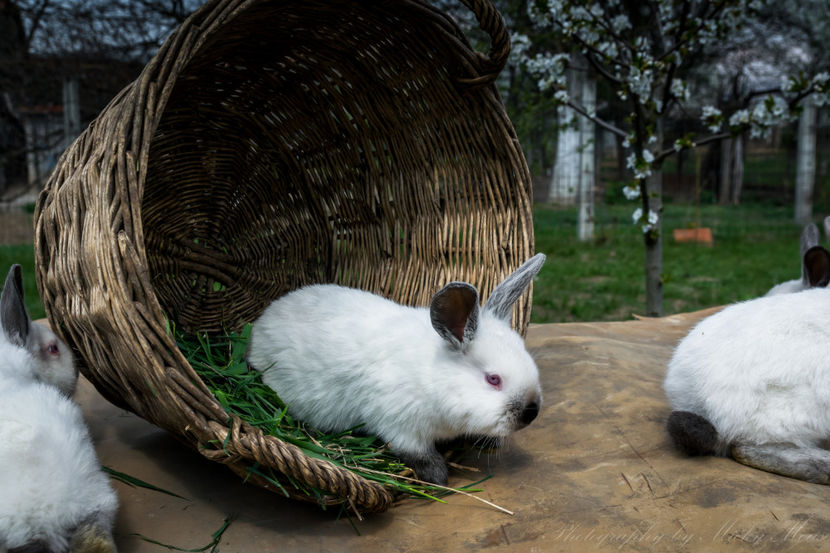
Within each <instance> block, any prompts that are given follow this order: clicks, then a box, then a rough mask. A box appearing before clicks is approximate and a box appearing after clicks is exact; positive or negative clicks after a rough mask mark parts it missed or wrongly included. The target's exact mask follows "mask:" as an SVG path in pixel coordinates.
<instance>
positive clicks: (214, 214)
mask: <svg viewBox="0 0 830 553" xmlns="http://www.w3.org/2000/svg"><path fill="white" fill-rule="evenodd" d="M465 4H467V5H468V7H470V9H471V10H472V11H473V12H474V13H475V14H476V16H477V18H478V20H479V22H480V24H481V26H482V29H484V30H485V31H486V32H487V33H488V34H489V35H490V36H491V44H492V47H491V50H490V52H489V54H488V55H483V54H481V53H478V52H476V51H474V50H473V49H471V47H470V46H469V44H468V42H467V41H466V39H465V38H464V36H463V34H462V33H461V31H460V30H459V28H458V27H457V26H456V24H455V23H454V22H453V21H452V20H451V19H449V18H448V17H447V16H446V15H445V14H443V13H442V12H440V11H437V10H436V9H435V8H433V7H431V6H430V5H428V4H427V3H425V2H422V1H415V0H395V1H391V0H390V1H367V0H350V1H346V0H326V1H313V0H296V1H254V0H215V1H211V2H209V3H208V4H206V5H205V6H204V7H203V8H202V9H200V10H199V11H198V12H196V13H195V14H194V15H193V16H192V17H191V18H189V19H188V20H187V21H186V22H185V23H184V24H183V25H182V26H181V27H180V28H179V29H178V30H177V31H176V32H175V33H174V34H173V35H172V36H171V37H170V38H169V39H168V41H167V42H166V43H165V44H164V46H163V47H162V48H161V49H160V51H159V52H158V54H157V55H156V56H155V57H154V58H153V60H151V61H150V63H149V64H148V65H147V66H146V68H145V69H144V71H143V72H142V74H141V75H140V77H139V78H138V79H137V80H136V81H135V82H133V83H132V84H131V85H129V86H128V87H127V88H125V89H124V90H123V91H122V92H121V93H120V94H119V95H118V96H117V97H116V98H115V99H113V101H112V102H111V103H110V104H109V105H108V106H107V107H106V108H105V109H104V111H103V112H102V113H101V115H100V116H99V117H98V118H97V119H96V120H95V121H94V122H93V123H92V124H91V125H90V126H89V128H88V129H87V130H86V131H85V132H84V133H83V134H82V135H81V136H80V137H79V138H78V139H77V140H76V141H75V143H74V144H73V145H72V146H71V147H70V148H69V149H68V150H67V151H66V152H65V154H64V155H63V157H62V158H61V160H60V162H59V164H58V167H57V168H56V170H55V172H54V173H53V175H52V176H51V178H50V180H49V182H48V183H47V185H46V188H45V189H44V191H43V193H42V194H41V196H40V198H39V200H38V205H37V209H36V213H35V227H36V244H35V249H36V261H37V279H38V286H39V288H40V293H41V296H42V299H43V303H44V306H45V308H46V312H47V316H48V318H49V320H50V322H51V323H52V325H53V326H55V328H56V329H57V330H58V332H59V333H60V335H61V336H62V337H63V338H64V339H65V340H66V341H67V342H68V343H69V344H70V345H71V346H72V347H73V348H74V350H75V351H76V352H77V355H78V357H79V360H80V362H81V364H82V370H83V373H84V375H85V376H86V377H87V378H89V380H90V381H92V382H93V384H94V385H95V386H96V388H97V389H98V390H99V391H100V392H101V393H102V394H103V395H104V396H105V397H106V398H107V399H109V400H110V401H112V402H114V403H116V404H117V405H119V406H122V407H124V408H126V409H129V410H131V411H133V412H135V413H137V414H138V415H139V416H141V417H143V418H145V419H147V420H149V421H151V422H152V423H154V424H156V425H158V426H159V427H161V428H164V429H166V430H168V431H170V432H172V433H173V434H175V435H176V436H178V437H179V438H180V439H182V440H183V441H184V442H186V443H187V444H189V445H190V446H192V447H193V448H195V449H196V450H198V451H199V452H200V453H201V454H202V455H204V456H205V457H207V458H209V459H212V460H214V461H217V462H220V463H224V464H227V465H228V466H229V467H230V468H232V469H233V470H234V471H235V472H237V473H239V474H243V475H245V474H247V472H248V471H247V467H249V466H251V465H252V464H253V463H255V462H256V463H260V464H261V465H264V466H267V467H273V468H274V469H275V470H277V471H279V472H280V473H281V474H282V475H286V476H289V477H290V478H293V479H296V480H300V481H304V482H307V483H308V484H310V485H312V486H315V487H317V488H319V489H321V490H324V491H325V492H326V493H329V494H331V497H330V498H329V499H328V501H330V502H331V503H336V502H339V501H343V500H344V499H345V500H348V501H350V502H352V504H354V505H355V506H356V507H358V508H360V509H361V510H363V511H381V510H384V509H386V508H387V507H388V506H389V504H390V502H391V500H392V495H391V494H390V493H389V492H388V491H387V490H386V489H385V488H383V487H382V486H380V485H378V484H376V483H372V482H369V481H367V480H365V479H363V478H361V477H359V476H357V475H355V474H354V473H352V472H350V471H347V470H343V469H340V468H338V467H336V466H334V465H332V464H330V463H328V462H325V461H320V460H316V459H311V458H308V457H306V456H305V455H303V454H302V453H301V452H300V451H299V450H298V449H297V448H295V447H294V446H292V445H290V444H286V443H282V442H280V441H279V440H277V439H275V438H273V437H270V436H263V435H262V433H261V432H260V431H259V430H257V429H254V428H252V427H250V426H248V425H246V424H245V423H242V422H241V421H239V420H229V416H228V414H227V413H225V412H224V411H223V410H222V408H221V407H220V406H219V405H218V403H217V402H216V401H215V400H214V398H213V396H212V395H211V394H210V393H209V392H208V390H207V389H206V387H205V386H204V384H203V383H202V382H201V381H200V380H199V378H198V377H197V376H196V374H195V373H194V371H193V369H192V368H191V367H190V366H189V365H188V363H187V361H186V360H185V359H184V357H183V356H182V354H181V353H180V352H179V351H178V349H177V348H176V345H175V342H174V341H173V340H172V338H171V337H170V336H169V333H168V326H167V323H166V317H169V318H170V319H171V320H173V321H175V323H176V324H177V325H179V326H180V327H183V328H186V329H190V330H208V331H216V330H221V329H223V328H225V329H227V328H234V327H238V326H239V325H240V324H242V323H244V322H246V321H251V320H253V319H254V318H255V317H256V316H257V315H258V314H259V313H260V312H261V310H262V309H263V308H264V307H265V306H266V305H267V304H268V303H269V302H270V301H272V300H273V299H275V298H277V297H279V296H280V295H282V294H284V293H285V292H287V291H289V290H291V289H294V288H296V287H298V286H301V285H304V284H309V283H313V282H338V283H341V284H345V285H350V286H357V287H361V288H365V289H368V290H371V291H374V292H378V293H381V294H384V295H386V296H389V297H391V298H393V299H395V300H397V301H399V302H402V303H406V304H412V305H425V304H426V303H428V300H429V298H430V296H431V294H432V293H434V291H435V290H437V289H438V288H439V287H440V286H441V285H443V284H445V283H446V282H447V281H449V280H466V281H469V282H472V283H474V284H475V285H476V286H478V287H479V289H480V291H481V292H482V295H483V296H484V297H486V296H487V294H488V293H489V292H490V290H492V288H493V286H494V285H495V284H496V283H497V282H498V281H499V280H500V279H501V278H502V277H503V276H505V275H506V274H507V273H509V272H510V271H511V270H512V269H514V268H515V267H517V266H518V265H519V264H520V263H521V262H522V261H524V260H525V259H526V258H527V257H529V256H530V255H531V253H532V246H533V236H532V226H531V212H530V200H529V194H530V184H529V183H530V179H529V175H528V172H527V167H526V165H525V162H524V158H523V156H522V154H521V151H520V148H519V145H518V142H517V140H516V136H515V133H514V131H513V128H512V126H511V124H510V122H509V120H508V119H507V116H506V115H505V112H504V108H503V105H502V103H501V100H500V98H499V95H498V92H497V90H496V87H495V85H494V84H493V81H494V80H495V78H496V76H497V75H498V72H499V71H500V70H501V68H502V67H503V65H504V63H505V60H506V57H507V53H508V51H509V42H508V39H507V35H506V34H505V31H504V26H503V22H502V20H501V17H500V16H499V15H498V13H497V12H496V11H495V10H494V9H493V7H492V6H491V5H490V4H489V2H487V1H486V0H465ZM529 303H530V299H529V297H525V298H524V299H523V300H522V302H520V305H519V306H518V307H517V308H516V311H515V313H514V321H515V322H516V325H517V327H518V328H519V329H520V330H522V331H523V330H524V328H525V327H526V324H527V321H528V317H529ZM217 443H218V444H224V447H223V446H222V445H219V446H217V445H216V444H217ZM254 481H257V480H256V479H254ZM287 481H288V479H286V482H287ZM257 483H258V484H260V485H263V486H266V487H267V484H266V483H265V482H264V481H257ZM286 487H287V488H288V489H289V490H293V488H290V486H286ZM291 493H292V494H294V495H295V496H296V497H298V498H300V499H308V498H307V497H306V496H305V495H303V494H301V493H299V492H296V490H293V491H291Z"/></svg>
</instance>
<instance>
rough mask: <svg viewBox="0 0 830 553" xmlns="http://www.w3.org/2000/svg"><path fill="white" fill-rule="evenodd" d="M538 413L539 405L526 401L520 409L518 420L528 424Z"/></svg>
mask: <svg viewBox="0 0 830 553" xmlns="http://www.w3.org/2000/svg"><path fill="white" fill-rule="evenodd" d="M538 414H539V405H538V404H537V403H535V402H531V403H528V404H527V405H525V408H524V409H523V410H522V414H521V416H520V417H519V420H520V421H521V423H522V424H530V423H531V421H533V419H535V418H536V415H538Z"/></svg>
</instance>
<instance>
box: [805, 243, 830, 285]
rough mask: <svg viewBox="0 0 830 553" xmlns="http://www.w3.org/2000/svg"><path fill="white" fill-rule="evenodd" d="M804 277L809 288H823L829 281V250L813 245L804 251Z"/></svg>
mask: <svg viewBox="0 0 830 553" xmlns="http://www.w3.org/2000/svg"><path fill="white" fill-rule="evenodd" d="M804 279H805V281H806V282H805V284H808V285H809V286H810V287H811V288H814V287H819V288H823V287H825V286H827V284H828V283H830V252H828V251H827V250H826V249H824V248H823V247H821V246H813V247H812V248H810V249H809V250H807V251H806V252H805V253H804Z"/></svg>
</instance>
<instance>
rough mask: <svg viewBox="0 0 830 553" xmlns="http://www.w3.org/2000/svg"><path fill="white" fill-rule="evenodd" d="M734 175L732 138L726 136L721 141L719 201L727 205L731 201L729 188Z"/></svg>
mask: <svg viewBox="0 0 830 553" xmlns="http://www.w3.org/2000/svg"><path fill="white" fill-rule="evenodd" d="M731 177H732V139H731V138H724V139H723V140H721V142H720V175H719V178H718V180H719V184H720V188H719V193H718V203H719V204H721V205H726V204H728V203H729V198H730V195H729V190H730V188H731V187H730V184H731Z"/></svg>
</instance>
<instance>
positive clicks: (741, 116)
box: [729, 109, 751, 127]
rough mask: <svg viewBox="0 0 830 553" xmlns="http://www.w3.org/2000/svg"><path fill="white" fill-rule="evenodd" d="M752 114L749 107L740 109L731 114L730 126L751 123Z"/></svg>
mask: <svg viewBox="0 0 830 553" xmlns="http://www.w3.org/2000/svg"><path fill="white" fill-rule="evenodd" d="M750 119H751V115H750V113H749V110H748V109H739V110H738V111H736V112H735V113H733V114H732V115H731V116H729V126H730V127H740V126H741V125H749V121H750Z"/></svg>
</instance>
